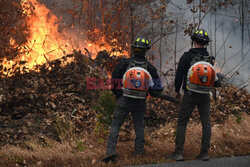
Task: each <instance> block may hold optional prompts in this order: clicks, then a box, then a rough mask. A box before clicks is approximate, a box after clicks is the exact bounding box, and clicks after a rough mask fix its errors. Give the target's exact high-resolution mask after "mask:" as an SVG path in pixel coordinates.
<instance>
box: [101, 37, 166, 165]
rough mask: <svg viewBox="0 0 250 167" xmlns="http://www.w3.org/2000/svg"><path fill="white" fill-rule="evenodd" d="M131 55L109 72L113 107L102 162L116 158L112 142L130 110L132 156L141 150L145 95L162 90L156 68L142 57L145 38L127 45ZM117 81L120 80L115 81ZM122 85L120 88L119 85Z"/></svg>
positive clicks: (148, 47)
mask: <svg viewBox="0 0 250 167" xmlns="http://www.w3.org/2000/svg"><path fill="white" fill-rule="evenodd" d="M131 49H132V53H133V55H132V56H131V57H130V58H127V59H122V60H121V61H120V62H119V63H118V65H117V66H116V67H115V69H114V71H113V73H112V81H113V84H114V87H113V88H112V92H113V93H114V94H115V96H116V100H117V102H116V109H115V112H114V115H113V116H114V117H113V120H112V124H111V127H110V134H109V138H108V142H107V150H106V156H105V158H103V159H102V161H104V162H109V161H114V160H115V159H116V157H117V152H116V143H117V139H118V134H119V130H120V127H121V126H122V124H123V122H124V120H125V118H126V117H127V115H128V114H129V113H130V112H131V115H132V118H133V121H134V130H135V134H136V138H135V143H134V155H141V154H143V152H144V124H143V120H144V114H145V110H146V101H145V99H146V97H147V94H148V93H149V94H150V95H151V96H155V94H157V93H159V92H162V85H161V82H160V79H159V76H158V74H157V71H156V68H155V67H154V66H153V65H152V64H151V63H150V62H148V61H147V60H146V58H145V54H146V52H147V51H148V50H149V49H150V45H149V41H148V40H147V39H145V38H137V39H136V40H135V42H134V43H133V44H132V45H131ZM119 81H120V82H119ZM120 85H122V87H121V88H119V86H120Z"/></svg>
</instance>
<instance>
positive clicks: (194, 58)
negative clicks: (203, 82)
mask: <svg viewBox="0 0 250 167" xmlns="http://www.w3.org/2000/svg"><path fill="white" fill-rule="evenodd" d="M199 61H205V62H208V63H210V64H212V65H214V57H213V56H203V55H201V54H199V53H195V54H191V62H190V65H191V66H192V65H193V64H195V63H196V62H199Z"/></svg>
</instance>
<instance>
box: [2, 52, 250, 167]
mask: <svg viewBox="0 0 250 167" xmlns="http://www.w3.org/2000/svg"><path fill="white" fill-rule="evenodd" d="M105 54H106V52H100V53H99V57H98V58H97V59H96V60H92V59H90V58H89V57H88V56H87V55H83V54H81V53H80V52H77V51H74V53H73V54H71V55H67V56H65V57H63V58H61V59H56V60H54V61H52V62H48V63H46V64H44V65H41V66H37V71H30V72H25V73H21V72H20V71H18V70H16V71H15V75H13V76H11V77H2V78H1V80H0V85H1V86H0V90H1V91H0V92H1V93H0V134H1V139H0V144H1V150H0V157H1V158H0V163H1V164H4V165H5V166H12V165H13V166H15V165H17V166H67V165H70V166H87V165H88V166H89V165H92V166H100V165H101V166H102V165H104V164H102V163H101V162H99V160H100V159H101V157H102V156H104V154H105V145H106V140H107V137H108V127H109V124H110V121H111V115H112V114H111V113H112V111H111V110H112V109H113V107H114V104H115V101H114V97H113V96H112V94H111V93H110V91H108V90H105V91H104V90H99V89H91V90H89V89H86V85H87V78H88V77H96V78H100V79H107V78H108V77H109V76H108V75H107V74H109V73H110V71H112V68H113V66H114V64H115V63H113V64H112V63H111V64H110V62H117V61H118V59H117V58H116V57H106V58H105ZM66 62H68V63H66ZM165 91H166V92H168V90H165ZM217 93H218V94H217V96H218V97H217V101H214V100H213V99H212V104H211V120H212V125H213V129H212V130H213V137H212V142H211V145H212V147H211V151H210V155H211V157H221V156H237V155H247V154H249V153H250V152H249V149H248V148H249V147H250V145H249V143H250V136H249V134H250V131H249V129H250V128H249V127H250V125H249V122H250V116H249V114H250V110H249V101H250V95H249V93H248V92H247V91H246V90H243V89H242V90H239V89H237V88H235V87H233V86H228V85H224V86H223V87H222V88H220V89H218V90H217ZM112 102H113V103H112ZM97 106H98V107H97ZM107 111H108V112H109V113H107ZM177 114H178V106H176V105H174V104H172V103H169V102H167V101H164V100H160V99H156V98H152V97H150V98H148V99H147V113H146V116H145V126H146V136H145V137H146V154H145V155H144V156H143V157H139V158H135V157H133V156H132V155H131V153H132V150H133V140H134V137H135V134H134V132H133V122H132V121H131V118H129V119H127V120H126V122H125V124H124V125H123V127H122V130H121V132H120V136H119V141H118V153H119V155H120V157H119V159H118V162H117V163H116V164H112V165H111V166H121V165H132V164H147V163H155V162H165V160H164V156H165V155H167V154H169V153H171V152H172V151H173V149H174V136H175V126H176V121H177ZM101 118H102V119H101ZM200 136H201V125H200V123H199V114H198V112H197V110H195V111H194V112H193V114H192V118H191V120H190V124H189V125H188V130H187V139H186V140H187V143H186V146H185V151H184V155H185V156H186V157H187V158H188V159H193V158H194V157H195V155H196V154H198V152H199V146H200ZM191 150H192V151H191ZM79 164H81V165H79Z"/></svg>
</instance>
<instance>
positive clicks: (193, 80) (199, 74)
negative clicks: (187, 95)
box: [187, 53, 216, 93]
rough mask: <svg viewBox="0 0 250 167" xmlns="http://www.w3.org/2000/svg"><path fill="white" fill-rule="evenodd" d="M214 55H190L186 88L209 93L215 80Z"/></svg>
mask: <svg viewBox="0 0 250 167" xmlns="http://www.w3.org/2000/svg"><path fill="white" fill-rule="evenodd" d="M212 64H214V57H213V56H203V55H201V54H198V53H197V54H194V55H192V60H191V63H190V65H191V67H190V68H189V70H188V75H187V89H188V90H191V91H193V92H197V93H209V92H210V91H211V90H212V87H213V85H214V82H215V80H216V73H215V68H214V67H213V65H212Z"/></svg>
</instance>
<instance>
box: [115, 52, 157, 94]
mask: <svg viewBox="0 0 250 167" xmlns="http://www.w3.org/2000/svg"><path fill="white" fill-rule="evenodd" d="M131 60H135V61H139V62H147V63H148V69H147V70H148V72H149V73H150V75H151V76H152V79H153V82H154V87H151V88H149V94H150V95H151V96H153V97H156V96H157V94H158V93H159V92H160V93H161V92H162V85H161V81H160V78H159V76H158V74H157V70H156V68H155V67H154V66H153V65H152V64H151V63H150V62H148V61H147V60H146V58H145V56H144V55H139V54H138V55H134V57H131V58H126V59H122V60H121V61H120V62H119V63H118V65H117V66H116V67H115V69H114V71H113V73H112V82H113V85H114V86H113V88H112V92H113V93H114V94H115V96H116V98H117V99H118V98H119V97H120V96H122V89H121V82H120V83H118V82H117V81H121V80H122V78H123V75H124V73H125V72H126V70H127V67H128V65H129V63H130V61H131ZM119 84H120V85H119Z"/></svg>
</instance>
